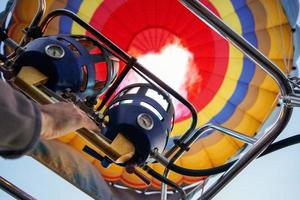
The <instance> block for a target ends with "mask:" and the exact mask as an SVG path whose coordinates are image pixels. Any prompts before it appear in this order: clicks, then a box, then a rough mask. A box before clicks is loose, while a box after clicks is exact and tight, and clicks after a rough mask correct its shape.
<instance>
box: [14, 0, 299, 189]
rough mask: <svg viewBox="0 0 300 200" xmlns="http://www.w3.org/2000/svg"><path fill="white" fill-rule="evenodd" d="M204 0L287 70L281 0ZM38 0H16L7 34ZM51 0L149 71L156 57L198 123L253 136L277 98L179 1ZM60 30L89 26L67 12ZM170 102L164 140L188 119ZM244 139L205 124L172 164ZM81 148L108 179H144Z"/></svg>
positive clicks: (191, 164)
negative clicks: (170, 123)
mask: <svg viewBox="0 0 300 200" xmlns="http://www.w3.org/2000/svg"><path fill="white" fill-rule="evenodd" d="M201 2H202V3H204V4H205V5H206V6H207V7H208V8H209V9H210V10H211V11H212V12H214V13H215V14H216V15H217V16H219V17H220V18H221V19H222V20H224V21H225V23H227V24H228V25H229V26H231V27H232V28H233V29H234V30H235V31H236V32H237V33H239V34H241V35H242V36H243V37H244V38H246V39H247V40H248V41H249V42H250V43H251V44H252V45H253V46H255V47H256V48H258V49H259V50H260V51H262V52H263V53H264V54H265V55H266V56H267V57H268V58H270V59H271V60H272V61H273V62H274V63H276V64H277V65H278V66H279V67H280V68H281V69H282V70H283V71H284V72H285V73H288V72H289V71H290V70H291V65H292V55H293V41H292V33H291V28H290V26H289V24H288V21H287V19H286V16H285V14H284V12H283V9H282V7H281V3H280V1H279V0H250V1H246V0H232V1H229V0H210V1H209V0H202V1H201ZM35 7H36V4H35V3H33V2H32V3H28V2H26V3H25V1H19V3H18V5H17V8H16V12H15V15H14V22H15V23H14V24H13V25H12V26H11V29H10V35H11V36H12V37H14V38H15V39H18V38H20V37H21V32H20V30H21V29H22V28H24V27H25V26H26V25H27V24H28V22H29V21H30V19H31V17H32V16H29V15H28V10H29V9H30V10H33V9H34V8H35ZM56 8H66V9H69V10H72V11H73V12H75V13H77V14H78V15H79V16H80V17H82V18H83V19H84V20H85V21H86V22H88V23H89V24H90V25H92V26H94V27H95V28H96V29H97V30H99V31H100V32H102V33H103V34H104V35H105V36H106V37H108V38H109V39H110V40H112V41H113V42H114V43H115V44H117V45H118V46H119V47H120V48H122V49H123V50H125V51H127V52H128V53H130V54H131V55H133V56H136V57H138V58H139V59H140V62H142V63H144V64H145V65H150V66H149V67H148V68H149V70H150V71H151V70H154V72H155V65H156V64H157V65H159V67H158V71H156V72H155V73H156V75H158V76H159V77H161V78H162V80H163V81H166V82H167V83H168V84H170V85H171V86H172V87H173V88H175V89H176V90H178V92H179V93H180V94H181V95H183V96H184V97H185V98H186V99H188V100H189V101H190V102H191V103H192V104H193V105H194V106H195V108H196V109H197V112H198V117H199V122H198V124H197V127H200V126H202V125H204V124H206V123H208V122H211V123H214V124H220V125H222V126H224V127H227V128H231V129H234V130H235V131H239V132H241V133H244V134H247V135H249V136H254V135H255V134H256V133H257V132H258V131H259V129H260V128H261V126H262V125H263V123H264V122H265V120H266V119H267V118H268V116H269V115H270V114H271V112H272V111H273V110H274V107H275V106H276V105H277V97H278V94H279V90H278V87H277V86H276V84H275V82H274V81H273V80H272V78H271V77H270V76H268V75H267V74H266V73H265V72H264V71H263V70H261V69H260V68H259V67H258V66H256V65H255V63H253V62H252V61H251V60H249V59H248V58H247V57H246V56H245V55H243V54H242V53H241V52H240V51H239V50H238V49H236V48H235V47H234V46H233V45H231V44H230V43H229V42H228V41H226V40H225V39H224V38H222V37H221V36H219V35H218V34H217V33H215V32H214V30H212V29H211V28H209V27H208V26H207V25H205V24H204V23H203V22H202V21H201V20H199V19H198V18H197V17H195V16H194V15H193V14H192V13H191V12H190V11H188V10H187V9H186V8H185V7H184V6H182V5H181V4H180V3H179V2H178V1H175V0H163V1H161V0H160V1H159V0H143V1H141V0H124V1H118V0H104V1H100V0H97V1H83V0H55V1H54V0H47V12H49V11H50V10H53V9H56ZM57 33H71V34H89V33H87V32H86V31H85V30H83V29H82V28H81V27H80V26H79V25H78V24H76V23H73V22H72V21H71V20H70V19H69V18H67V17H61V18H58V19H56V20H54V21H53V22H52V23H51V24H50V26H49V28H48V30H47V34H57ZM174 48H175V49H176V50H174ZM170 49H171V50H170ZM165 52H168V53H166V55H165V57H166V58H164V59H163V60H164V61H163V62H162V63H159V62H160V61H159V60H160V58H158V57H160V56H161V54H164V53H165ZM170 52H171V53H170ZM149 56H150V57H151V58H152V59H154V62H153V61H152V62H150V64H149V63H147V62H148V61H145V60H148V59H149ZM180 58H183V59H185V60H184V61H182V59H181V60H180ZM150 60H151V59H150ZM174 60H175V61H174ZM181 62H182V63H183V64H182V63H181ZM169 63H172V64H171V65H169ZM134 81H141V80H140V79H139V78H137V76H136V75H129V76H128V77H127V79H126V80H125V82H124V83H123V84H124V85H126V84H129V83H130V82H134ZM175 105H176V123H175V127H174V129H173V131H172V133H171V139H170V141H169V144H168V148H169V147H170V146H172V145H173V140H174V139H176V138H179V137H180V136H181V135H182V134H183V133H184V131H185V130H186V128H187V127H188V126H189V124H190V122H191V119H190V118H191V116H190V113H189V112H188V111H187V110H186V108H184V106H183V105H181V104H180V103H178V102H176V101H175ZM60 141H62V142H64V143H67V144H68V145H70V146H72V147H73V148H75V149H77V150H78V151H80V152H81V150H82V148H83V146H84V145H86V144H87V142H86V141H85V140H83V139H81V138H80V137H79V136H76V135H75V134H74V133H71V134H69V135H67V136H65V137H63V138H60ZM244 145H245V144H244V143H243V142H241V141H238V140H236V139H233V138H231V137H229V136H226V135H224V134H221V133H219V132H208V133H206V134H205V135H204V136H202V137H201V138H200V139H198V140H197V141H196V143H195V144H194V145H193V146H192V148H191V150H190V151H188V152H187V153H186V154H184V155H183V156H182V157H181V158H180V159H179V160H178V161H177V164H178V165H181V166H183V167H186V168H193V169H201V168H209V167H213V166H218V165H220V164H223V163H225V162H227V161H228V160H229V159H230V158H232V157H233V156H234V155H236V153H238V152H239V151H240V150H241V149H242V148H243V147H244ZM82 155H83V156H84V157H85V158H86V159H87V160H89V161H90V162H91V163H93V164H94V166H95V168H97V169H98V170H99V171H100V172H101V174H102V176H103V177H104V178H105V179H106V180H108V181H112V182H118V183H121V184H124V185H126V186H129V187H134V188H146V187H147V186H146V184H145V183H143V182H142V181H141V180H140V179H139V178H137V177H136V176H134V175H131V174H128V173H127V172H125V170H124V168H122V167H119V166H117V165H112V166H111V167H109V168H107V169H106V168H103V167H102V166H101V164H100V163H99V162H98V161H97V160H95V159H94V158H92V157H90V156H88V155H86V154H84V153H82ZM152 167H153V168H154V169H155V170H157V171H160V172H162V171H163V170H164V168H163V167H162V166H160V165H159V164H153V165H152ZM147 176H148V175H147ZM148 177H149V176H148ZM170 178H171V179H172V180H173V181H174V182H176V183H178V184H181V185H185V184H190V183H193V182H195V181H199V180H201V179H203V177H199V178H195V177H187V176H182V175H179V174H176V173H171V174H170ZM149 179H151V180H152V186H153V187H155V188H159V187H160V182H158V181H157V180H155V179H153V178H152V177H149Z"/></svg>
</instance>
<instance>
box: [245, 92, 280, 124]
mask: <svg viewBox="0 0 300 200" xmlns="http://www.w3.org/2000/svg"><path fill="white" fill-rule="evenodd" d="M276 96H277V94H274V93H271V92H267V91H265V92H260V93H259V94H258V99H264V101H263V100H261V101H256V103H255V104H254V105H253V106H252V107H251V108H250V109H249V110H248V112H249V113H250V114H251V115H252V116H253V115H255V116H256V117H257V119H259V120H260V121H263V120H264V119H265V117H266V116H268V114H269V113H270V105H274V99H275V98H276ZM275 104H276V102H275ZM266 105H268V106H266Z"/></svg>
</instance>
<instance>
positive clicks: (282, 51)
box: [268, 24, 293, 59]
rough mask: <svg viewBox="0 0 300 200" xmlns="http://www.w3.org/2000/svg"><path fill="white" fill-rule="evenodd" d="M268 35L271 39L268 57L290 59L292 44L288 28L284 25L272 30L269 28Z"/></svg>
mask: <svg viewBox="0 0 300 200" xmlns="http://www.w3.org/2000/svg"><path fill="white" fill-rule="evenodd" d="M268 33H269V35H270V39H271V42H270V45H271V47H270V52H269V54H268V57H269V58H275V59H292V57H293V54H292V53H293V51H292V44H293V42H292V37H291V35H292V33H291V30H290V27H289V26H288V25H287V24H286V25H282V26H278V27H274V28H269V29H268ZM278 38H280V39H278Z"/></svg>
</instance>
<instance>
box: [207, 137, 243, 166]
mask: <svg viewBox="0 0 300 200" xmlns="http://www.w3.org/2000/svg"><path fill="white" fill-rule="evenodd" d="M203 145H204V147H205V150H206V151H207V153H208V155H209V158H210V161H211V162H212V165H213V166H218V165H221V164H223V163H224V162H226V161H227V160H228V159H229V158H230V157H231V156H232V155H233V154H234V153H235V152H236V151H237V150H238V148H237V146H235V145H232V143H231V142H230V141H229V140H227V138H226V136H225V137H223V138H222V139H221V140H219V142H218V143H216V144H214V145H209V146H207V145H205V144H203Z"/></svg>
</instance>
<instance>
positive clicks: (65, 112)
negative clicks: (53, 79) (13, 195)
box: [0, 80, 97, 158]
mask: <svg viewBox="0 0 300 200" xmlns="http://www.w3.org/2000/svg"><path fill="white" fill-rule="evenodd" d="M81 127H86V128H88V129H91V130H97V126H96V125H95V124H94V123H93V121H92V120H90V119H89V118H88V117H87V116H86V115H85V113H83V112H82V111H81V110H80V109H78V108H76V107H75V106H74V105H73V104H71V103H57V104H50V105H43V106H38V105H36V104H35V103H34V102H32V101H30V100H29V99H27V98H26V97H25V96H24V95H23V94H21V93H19V92H17V91H15V90H14V89H12V88H11V87H10V86H9V85H7V84H6V83H4V82H3V81H1V80H0V155H1V156H3V157H7V158H14V157H19V156H21V155H23V154H25V153H26V152H28V151H29V150H31V149H32V148H34V146H35V144H36V143H37V141H38V140H39V138H40V137H41V138H43V139H53V138H56V137H59V136H62V135H64V134H66V133H68V132H71V131H75V130H77V129H79V128H81Z"/></svg>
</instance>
